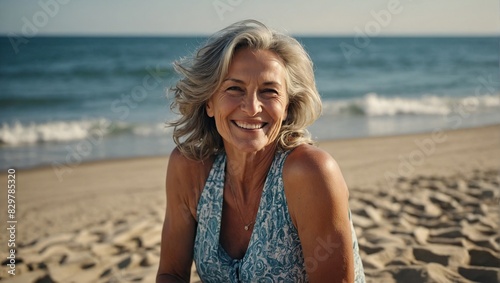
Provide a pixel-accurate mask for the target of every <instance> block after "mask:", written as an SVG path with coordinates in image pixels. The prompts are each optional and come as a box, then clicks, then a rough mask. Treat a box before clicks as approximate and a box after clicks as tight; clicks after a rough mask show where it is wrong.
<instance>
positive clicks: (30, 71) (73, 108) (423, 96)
mask: <svg viewBox="0 0 500 283" xmlns="http://www.w3.org/2000/svg"><path fill="white" fill-rule="evenodd" d="M204 40H205V39H204V38H201V37H158V38H156V37H155V38H142V37H133V38H125V37H123V38H121V37H109V38H106V37H35V38H31V39H28V42H23V44H21V45H19V46H18V50H17V52H16V50H15V49H14V48H13V46H12V45H11V42H10V40H9V38H7V37H1V38H0V168H1V169H6V168H29V167H36V166H42V165H49V166H53V167H54V168H72V167H74V166H75V165H77V164H79V163H81V162H85V161H91V160H102V159H115V158H129V157H138V156H159V155H166V154H168V153H169V152H170V151H171V150H172V149H173V147H174V143H173V141H172V136H171V132H172V130H171V129H169V128H166V127H165V122H166V121H169V120H172V119H174V118H175V117H176V116H175V115H176V114H174V113H173V112H172V111H171V110H170V102H171V95H170V96H169V95H168V93H167V90H168V88H169V87H170V86H172V84H174V83H175V81H176V79H177V78H178V77H177V75H176V74H175V72H174V70H173V68H172V62H173V61H174V60H177V59H179V58H181V57H183V56H188V55H189V54H191V53H193V52H194V51H195V50H196V48H197V47H198V46H199V45H201V44H202V43H203V42H204ZM298 40H299V41H300V42H301V43H302V44H303V45H304V46H305V48H306V50H307V51H308V52H309V54H310V56H311V59H312V60H313V62H314V68H315V75H316V83H317V87H318V89H319V92H320V94H321V97H322V100H323V103H324V112H323V114H322V116H321V118H320V119H319V120H318V121H317V122H316V123H315V124H314V125H312V126H311V127H310V131H311V134H312V135H313V137H314V138H316V139H317V140H325V139H346V138H357V137H373V136H382V135H398V134H409V133H419V132H430V131H436V130H442V129H458V128H467V127H477V126H483V125H490V124H495V123H500V72H499V69H500V68H499V52H498V50H499V39H498V38H495V37H417V38H412V37H387V38H385V37H382V38H367V39H364V40H360V39H359V38H350V37H332V38H327V37H322V38H312V37H299V38H298ZM374 150H376V149H374Z"/></svg>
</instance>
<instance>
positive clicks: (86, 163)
mask: <svg viewBox="0 0 500 283" xmlns="http://www.w3.org/2000/svg"><path fill="white" fill-rule="evenodd" d="M499 126H500V123H497V124H491V125H482V126H479V127H468V128H458V129H443V130H442V131H443V132H445V133H453V132H463V131H470V130H475V129H478V130H479V129H488V128H496V127H499ZM430 134H432V132H431V131H422V132H416V133H409V134H407V133H403V134H390V135H378V136H368V137H354V138H335V139H318V140H314V141H315V145H317V146H319V147H321V144H330V143H342V142H356V141H363V140H379V139H393V138H401V137H408V138H410V137H415V138H418V137H421V136H424V135H430ZM499 145H500V140H499ZM168 157H169V154H162V155H144V156H128V157H111V158H104V159H91V160H85V161H82V162H80V163H69V164H63V165H65V166H68V167H74V166H75V167H78V166H82V165H83V166H92V165H99V164H106V163H114V162H129V161H134V160H135V161H139V160H149V159H150V160H156V159H165V158H166V159H168ZM8 168H15V169H16V170H23V171H36V170H42V169H47V168H52V165H51V164H47V163H44V164H39V165H34V166H29V167H19V168H17V167H15V166H11V167H8ZM8 168H4V170H7V169H8ZM3 174H5V173H4V172H1V173H0V176H1V175H3Z"/></svg>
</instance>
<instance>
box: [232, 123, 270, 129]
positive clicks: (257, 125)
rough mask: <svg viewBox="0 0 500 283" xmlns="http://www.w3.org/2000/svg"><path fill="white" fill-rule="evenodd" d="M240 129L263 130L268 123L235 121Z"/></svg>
mask: <svg viewBox="0 0 500 283" xmlns="http://www.w3.org/2000/svg"><path fill="white" fill-rule="evenodd" d="M233 122H234V124H236V126H238V128H242V129H245V130H257V129H262V128H264V126H265V125H266V124H267V123H248V122H242V121H233Z"/></svg>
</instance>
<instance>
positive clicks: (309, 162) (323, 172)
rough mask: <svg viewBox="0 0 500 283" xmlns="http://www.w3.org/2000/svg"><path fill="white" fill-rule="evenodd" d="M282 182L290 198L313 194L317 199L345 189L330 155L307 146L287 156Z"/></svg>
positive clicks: (337, 168)
mask: <svg viewBox="0 0 500 283" xmlns="http://www.w3.org/2000/svg"><path fill="white" fill-rule="evenodd" d="M283 182H284V185H285V190H286V191H287V195H290V196H300V195H302V194H303V193H306V192H307V193H310V192H314V195H316V196H318V197H319V196H321V195H325V194H331V193H332V190H345V189H344V188H346V187H345V182H344V177H343V176H342V172H341V171H340V167H339V165H338V164H337V162H336V161H335V159H334V158H333V157H332V156H331V155H330V153H328V152H326V151H325V150H323V149H321V148H318V147H316V146H313V145H309V144H304V145H300V146H298V147H296V148H295V149H294V150H293V151H292V152H291V153H290V154H289V156H288V157H287V159H286V161H285V164H284V166H283Z"/></svg>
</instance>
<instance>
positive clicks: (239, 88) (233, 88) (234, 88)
mask: <svg viewBox="0 0 500 283" xmlns="http://www.w3.org/2000/svg"><path fill="white" fill-rule="evenodd" d="M226 91H243V90H242V89H241V87H239V86H230V87H228V88H227V89H226Z"/></svg>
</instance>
